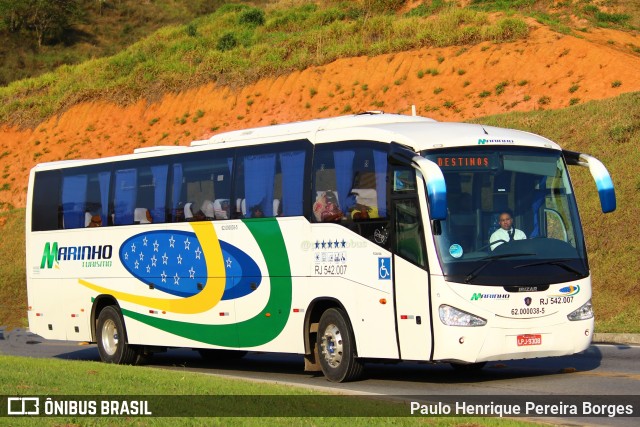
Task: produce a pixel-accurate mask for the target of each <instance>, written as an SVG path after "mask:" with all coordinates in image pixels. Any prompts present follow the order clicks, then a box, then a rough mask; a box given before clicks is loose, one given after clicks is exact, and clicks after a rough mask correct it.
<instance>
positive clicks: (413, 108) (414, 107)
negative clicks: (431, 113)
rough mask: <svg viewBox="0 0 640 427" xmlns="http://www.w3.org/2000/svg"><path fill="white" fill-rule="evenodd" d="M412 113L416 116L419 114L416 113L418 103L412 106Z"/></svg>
mask: <svg viewBox="0 0 640 427" xmlns="http://www.w3.org/2000/svg"><path fill="white" fill-rule="evenodd" d="M411 115H412V116H413V117H415V116H417V115H418V114H417V113H416V105H415V104H413V105H412V106H411Z"/></svg>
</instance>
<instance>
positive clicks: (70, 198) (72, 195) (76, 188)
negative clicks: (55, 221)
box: [62, 175, 88, 228]
mask: <svg viewBox="0 0 640 427" xmlns="http://www.w3.org/2000/svg"><path fill="white" fill-rule="evenodd" d="M87 182H88V177H87V175H73V176H65V177H63V178H62V218H63V224H64V228H81V227H84V226H85V220H84V217H85V215H84V214H85V206H86V204H87Z"/></svg>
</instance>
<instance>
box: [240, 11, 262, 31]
mask: <svg viewBox="0 0 640 427" xmlns="http://www.w3.org/2000/svg"><path fill="white" fill-rule="evenodd" d="M239 22H240V23H241V24H246V25H250V26H253V27H259V26H261V25H264V23H265V17H264V11H263V10H262V9H258V8H252V9H247V10H245V11H243V12H242V13H241V14H240V19H239Z"/></svg>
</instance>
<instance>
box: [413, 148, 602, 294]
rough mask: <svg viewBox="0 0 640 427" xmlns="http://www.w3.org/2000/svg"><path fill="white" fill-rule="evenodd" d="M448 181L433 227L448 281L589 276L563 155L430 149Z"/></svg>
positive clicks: (500, 282) (545, 281)
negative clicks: (442, 214) (444, 210)
mask: <svg viewBox="0 0 640 427" xmlns="http://www.w3.org/2000/svg"><path fill="white" fill-rule="evenodd" d="M422 155H423V156H424V157H426V158H428V159H430V160H432V161H434V162H435V163H437V164H438V166H440V168H441V169H442V171H443V174H444V177H445V182H446V187H447V204H448V214H447V218H446V219H445V220H443V221H439V223H437V224H436V225H435V227H434V230H435V231H436V232H435V241H436V249H437V253H438V256H439V261H440V264H441V266H442V268H443V272H444V275H445V278H446V280H447V281H450V282H458V283H466V284H473V285H495V286H533V285H549V284H553V283H561V282H569V281H573V280H578V279H581V278H584V277H587V276H588V274H589V273H588V271H589V269H588V265H587V259H586V251H585V246H584V239H583V235H582V231H581V225H580V220H579V217H578V211H577V206H576V201H575V197H574V194H573V190H572V188H571V183H570V181H569V176H568V173H567V169H566V165H565V162H564V159H563V158H562V153H561V152H560V151H557V150H551V149H534V148H522V147H510V146H504V147H503V146H501V147H496V146H491V147H478V148H475V149H473V150H469V148H468V147H466V148H460V149H446V150H433V151H432V150H429V151H425V152H423V153H422Z"/></svg>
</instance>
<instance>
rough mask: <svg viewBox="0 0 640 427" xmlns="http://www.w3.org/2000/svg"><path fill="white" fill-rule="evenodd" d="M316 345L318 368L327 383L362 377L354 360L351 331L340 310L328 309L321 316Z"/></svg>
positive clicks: (356, 361) (359, 364)
mask: <svg viewBox="0 0 640 427" xmlns="http://www.w3.org/2000/svg"><path fill="white" fill-rule="evenodd" d="M317 345H318V355H319V359H320V367H321V368H322V372H323V373H324V375H325V377H327V379H328V380H329V381H333V382H338V383H339V382H345V381H354V380H356V379H358V378H359V377H360V376H361V375H362V371H363V365H362V362H361V361H360V360H358V359H357V358H356V351H355V339H354V337H353V330H352V329H351V326H350V325H349V321H348V320H347V316H346V314H345V313H344V312H343V311H342V310H340V309H336V308H330V309H328V310H327V311H325V312H324V313H323V314H322V317H320V323H319V325H318V341H317Z"/></svg>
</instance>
